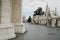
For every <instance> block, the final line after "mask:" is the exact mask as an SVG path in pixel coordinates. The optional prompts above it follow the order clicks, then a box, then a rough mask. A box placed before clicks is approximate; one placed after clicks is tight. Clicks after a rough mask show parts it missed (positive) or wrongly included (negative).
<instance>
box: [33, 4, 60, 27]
mask: <svg viewBox="0 0 60 40" xmlns="http://www.w3.org/2000/svg"><path fill="white" fill-rule="evenodd" d="M59 21H60V17H59V16H58V15H57V9H56V8H55V10H50V8H49V6H48V4H47V5H46V9H45V12H44V15H36V16H33V22H34V23H35V24H37V23H38V24H44V25H47V26H51V27H56V26H60V22H59Z"/></svg>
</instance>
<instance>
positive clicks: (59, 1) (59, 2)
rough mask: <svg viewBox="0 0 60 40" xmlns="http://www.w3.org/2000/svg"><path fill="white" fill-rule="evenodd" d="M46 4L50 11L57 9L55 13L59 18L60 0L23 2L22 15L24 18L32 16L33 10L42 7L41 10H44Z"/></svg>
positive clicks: (30, 0) (26, 0)
mask: <svg viewBox="0 0 60 40" xmlns="http://www.w3.org/2000/svg"><path fill="white" fill-rule="evenodd" d="M47 3H48V6H49V8H50V9H51V10H54V9H55V8H57V13H58V15H59V16H60V0H23V1H22V14H23V16H26V18H28V17H29V16H33V14H34V10H36V9H37V8H38V7H42V8H43V10H45V8H46V4H47Z"/></svg>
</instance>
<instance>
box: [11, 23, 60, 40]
mask: <svg viewBox="0 0 60 40" xmlns="http://www.w3.org/2000/svg"><path fill="white" fill-rule="evenodd" d="M25 26H26V29H27V32H26V33H24V34H17V37H16V38H14V39H10V40H60V28H49V27H46V26H43V25H33V24H28V23H26V24H25Z"/></svg>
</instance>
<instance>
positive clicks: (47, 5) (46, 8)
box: [45, 3, 49, 11]
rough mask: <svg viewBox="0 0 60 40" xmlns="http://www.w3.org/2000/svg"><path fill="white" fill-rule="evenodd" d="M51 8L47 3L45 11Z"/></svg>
mask: <svg viewBox="0 0 60 40" xmlns="http://www.w3.org/2000/svg"><path fill="white" fill-rule="evenodd" d="M48 9H49V7H48V3H47V4H46V10H45V11H47V10H48Z"/></svg>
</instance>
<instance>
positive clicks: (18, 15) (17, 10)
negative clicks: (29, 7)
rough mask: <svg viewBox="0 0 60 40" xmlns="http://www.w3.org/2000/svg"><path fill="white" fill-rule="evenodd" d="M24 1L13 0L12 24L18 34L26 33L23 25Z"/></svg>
mask: <svg viewBox="0 0 60 40" xmlns="http://www.w3.org/2000/svg"><path fill="white" fill-rule="evenodd" d="M21 7H22V0H12V23H13V25H14V26H15V32H16V33H24V32H25V27H24V25H23V23H22V9H21Z"/></svg>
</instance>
